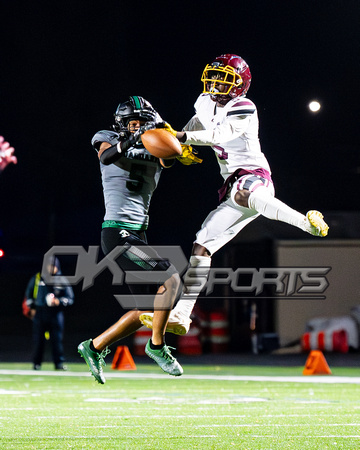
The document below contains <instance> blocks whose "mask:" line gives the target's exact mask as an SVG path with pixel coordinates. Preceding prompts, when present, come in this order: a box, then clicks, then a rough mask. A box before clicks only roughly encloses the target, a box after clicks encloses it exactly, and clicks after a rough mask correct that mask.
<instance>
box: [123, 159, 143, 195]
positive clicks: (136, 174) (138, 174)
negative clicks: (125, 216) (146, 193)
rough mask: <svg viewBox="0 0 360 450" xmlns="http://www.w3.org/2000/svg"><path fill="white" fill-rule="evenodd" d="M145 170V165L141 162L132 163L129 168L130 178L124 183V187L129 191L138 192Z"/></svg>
mask: <svg viewBox="0 0 360 450" xmlns="http://www.w3.org/2000/svg"><path fill="white" fill-rule="evenodd" d="M145 172H146V166H143V165H141V164H133V165H132V166H131V170H130V178H131V180H130V181H128V182H127V183H126V187H127V188H128V189H129V191H130V192H139V191H141V189H142V187H143V184H144V181H145V179H144V177H143V175H144V174H145Z"/></svg>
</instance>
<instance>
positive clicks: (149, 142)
mask: <svg viewBox="0 0 360 450" xmlns="http://www.w3.org/2000/svg"><path fill="white" fill-rule="evenodd" d="M141 140H142V143H143V144H144V147H145V148H146V150H147V151H148V152H149V153H151V154H152V155H154V156H156V157H157V158H162V159H167V158H174V157H175V156H179V155H181V153H182V150H181V145H180V142H179V141H178V140H177V139H176V137H175V136H173V135H172V134H171V133H169V131H166V130H164V129H163V128H155V129H154V130H148V131H145V133H144V134H143V135H142V136H141Z"/></svg>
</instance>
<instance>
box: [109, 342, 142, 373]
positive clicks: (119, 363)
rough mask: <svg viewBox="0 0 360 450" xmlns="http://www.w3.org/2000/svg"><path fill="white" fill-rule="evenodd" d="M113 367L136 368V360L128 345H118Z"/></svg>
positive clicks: (122, 368)
mask: <svg viewBox="0 0 360 450" xmlns="http://www.w3.org/2000/svg"><path fill="white" fill-rule="evenodd" d="M111 368H112V369H117V370H136V365H135V362H134V360H133V357H132V356H131V353H130V350H129V348H128V347H127V346H126V345H119V346H118V347H117V349H116V352H115V355H114V359H113V361H112V364H111Z"/></svg>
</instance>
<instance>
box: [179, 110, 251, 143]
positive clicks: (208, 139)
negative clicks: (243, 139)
mask: <svg viewBox="0 0 360 450" xmlns="http://www.w3.org/2000/svg"><path fill="white" fill-rule="evenodd" d="M249 117H250V116H248V115H241V116H228V117H226V119H225V120H224V122H223V123H221V124H220V125H218V126H216V127H215V128H213V129H211V130H195V131H186V141H185V144H187V145H219V144H223V143H224V142H229V141H232V140H233V139H236V138H238V137H239V136H241V135H242V134H244V132H245V131H246V129H247V127H248V125H249V121H250V118H249Z"/></svg>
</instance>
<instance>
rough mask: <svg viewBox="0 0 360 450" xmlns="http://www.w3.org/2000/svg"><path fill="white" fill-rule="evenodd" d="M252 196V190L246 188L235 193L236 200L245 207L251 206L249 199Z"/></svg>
mask: <svg viewBox="0 0 360 450" xmlns="http://www.w3.org/2000/svg"><path fill="white" fill-rule="evenodd" d="M249 196H250V192H249V191H248V190H246V189H241V190H240V191H237V193H236V194H235V197H234V199H235V202H236V204H237V205H239V206H243V207H245V208H248V207H249V203H248V199H249Z"/></svg>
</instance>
